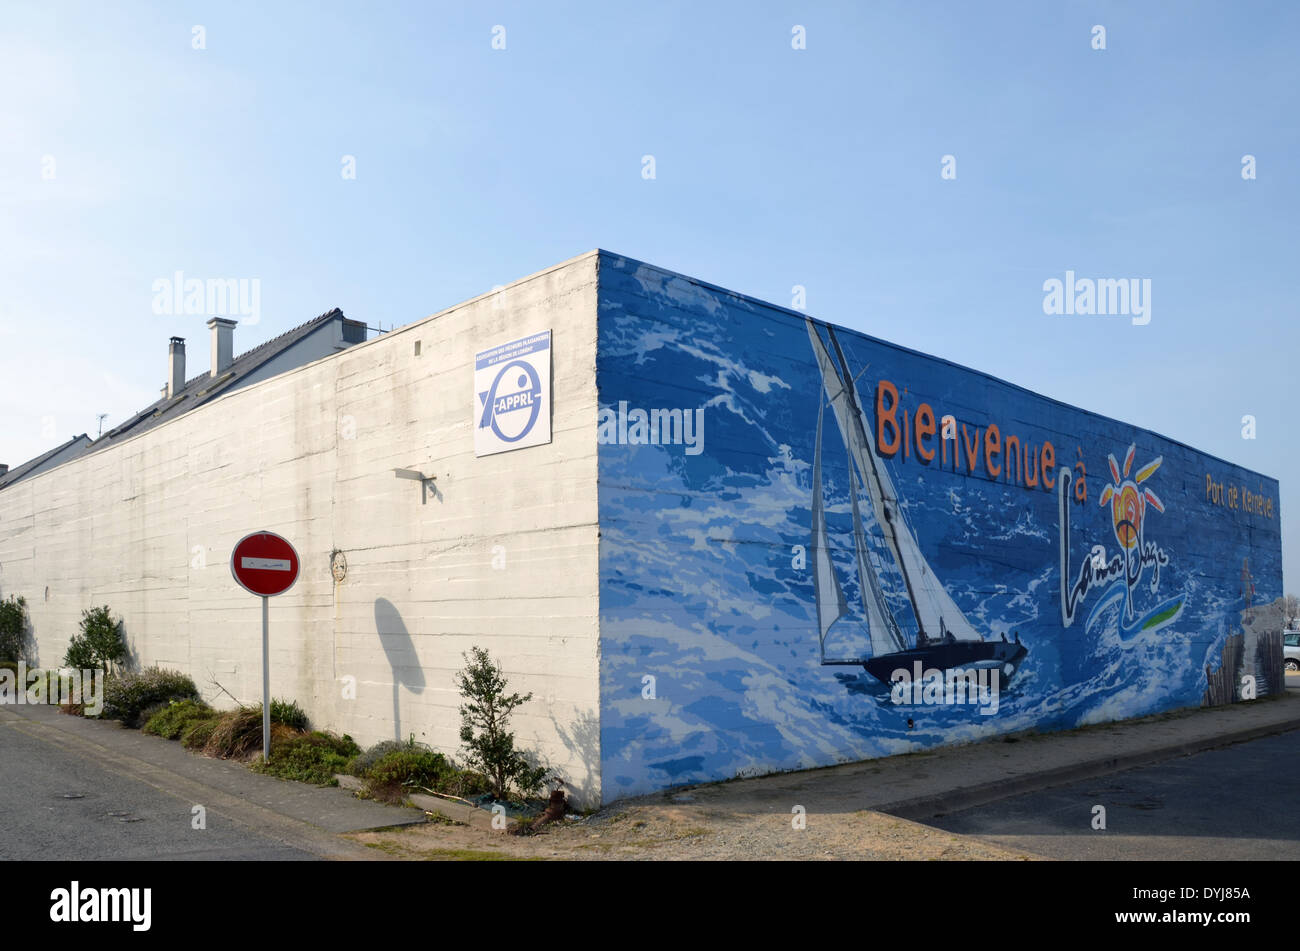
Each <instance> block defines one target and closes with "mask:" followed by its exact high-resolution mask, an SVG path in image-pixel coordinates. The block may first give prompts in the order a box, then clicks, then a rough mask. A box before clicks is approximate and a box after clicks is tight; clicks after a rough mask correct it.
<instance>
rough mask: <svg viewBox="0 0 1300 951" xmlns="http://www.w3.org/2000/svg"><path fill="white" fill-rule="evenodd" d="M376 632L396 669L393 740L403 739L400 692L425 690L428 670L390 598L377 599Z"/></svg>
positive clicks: (393, 667) (394, 676) (389, 661)
mask: <svg viewBox="0 0 1300 951" xmlns="http://www.w3.org/2000/svg"><path fill="white" fill-rule="evenodd" d="M375 631H376V633H378V634H379V643H380V644H382V645H383V648H384V656H385V657H387V658H388V666H389V667H391V668H392V670H393V739H395V740H403V739H405V737H404V736H403V735H402V719H401V706H400V703H399V700H400V689H401V688H402V687H405V688H406V689H407V690H410V691H411V692H412V693H421V692H422V691H423V690H424V669H423V668H422V667H420V659H419V658H418V657H417V656H416V653H415V643H414V642H413V641H412V640H411V632H410V631H408V630H407V629H406V624H405V623H404V622H403V621H402V615H401V614H400V613H398V610H397V608H395V607H393V602H391V601H389V600H388V599H387V598H377V599H375Z"/></svg>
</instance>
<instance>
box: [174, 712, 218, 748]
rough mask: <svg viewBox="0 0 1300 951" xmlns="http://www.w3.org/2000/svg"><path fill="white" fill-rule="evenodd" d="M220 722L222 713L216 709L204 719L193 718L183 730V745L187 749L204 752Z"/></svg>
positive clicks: (181, 737)
mask: <svg viewBox="0 0 1300 951" xmlns="http://www.w3.org/2000/svg"><path fill="white" fill-rule="evenodd" d="M220 722H221V714H219V713H217V712H215V711H213V712H212V713H211V714H209V715H208V716H207V717H206V718H204V719H202V720H191V721H190V724H189V726H187V727H185V729H183V730H181V736H180V740H181V746H183V747H185V748H186V749H187V750H194V751H195V752H199V753H201V752H203V749H204V748H205V747H206V746H207V745H208V740H210V739H211V738H212V734H213V732H214V731H215V730H216V728H217V724H218V723H220Z"/></svg>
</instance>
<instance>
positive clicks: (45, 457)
mask: <svg viewBox="0 0 1300 951" xmlns="http://www.w3.org/2000/svg"><path fill="white" fill-rule="evenodd" d="M77 443H84V444H85V446H89V445H90V443H91V440H90V437H89V436H87V435H86V434H85V433H82V434H81V435H80V436H73V437H72V438H71V439H69V440H68V441H67V442H65V443H62V444H61V445H58V446H55V447H54V448H53V449H51V450H50V451H49V452H43V453H41V454H40V455H39V456H37V457H36V458H35V459H28V460H27V461H26V462H24V463H23V464H22V465H20V466H14V468H12V469H10V470H9V471H8V472H6V473H5V474H4V475H0V489H3V488H5V487H7V486H10V485H13V484H14V483H15V482H17V481H19V480H20V479H23V478H26V477H27V476H28V475H30V474H31V473H32V472H33V471H34V470H36V469H39V468H40V467H41V466H42V465H43V464H44V463H46V462H47V461H49V460H50V459H52V458H53V457H54V456H57V455H58V454H59V453H61V452H65V451H66V450H68V449H71V448H74V447H76V445H77ZM82 451H83V452H84V451H85V449H84V447H83V448H82Z"/></svg>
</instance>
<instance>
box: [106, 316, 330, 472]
mask: <svg viewBox="0 0 1300 951" xmlns="http://www.w3.org/2000/svg"><path fill="white" fill-rule="evenodd" d="M334 320H341V321H347V320H348V319H347V317H346V316H344V314H343V311H341V310H339V308H337V307H335V308H334V309H333V310H331V311H328V312H327V313H324V314H321V315H320V316H319V317H315V318H313V319H311V320H309V321H307V322H306V323H304V324H299V325H298V326H297V327H294V328H293V329H292V330H288V331H285V332H284V333H282V334H280V336H278V337H272V338H271V339H270V340H268V341H266V342H265V343H262V344H259V345H258V346H256V347H254V348H253V349H252V350H249V351H247V352H246V353H241V354H240V355H239V356H237V357H235V359H234V360H232V361H231V363H230V366H228V367H227V368H226V371H225V372H224V373H222V374H221V376H219V377H217V378H216V379H215V380H214V379H213V378H212V373H211V371H210V370H205V371H204V372H203V373H200V374H199V375H198V376H195V377H192V378H191V379H189V380H187V381H186V382H185V386H184V387H182V388H181V390H180V392H178V393H176V394H174V395H173V396H171V397H167V396H164V397H162V398H160V399H159V400H157V401H156V402H154V403H152V404H150V405H149V406H146V407H145V408H144V409H142V410H141V411H140V412H138V413H136V414H135V415H134V416H132V417H131V418H130V419H127V420H126V421H124V422H122V423H120V424H119V425H117V426H114V427H113V428H112V429H110V430H109V431H108V432H106V433H104V434H103V435H102V436H100V437H99V438H98V439H96V440H95V441H94V442H93V443H92V444H91V446H90V447H89V449H87V450H86V451H87V452H97V451H99V450H100V449H103V448H105V447H107V446H110V445H113V444H114V443H115V442H118V441H121V440H123V439H129V438H130V437H132V436H136V435H139V434H140V433H143V432H146V431H148V430H150V429H152V428H153V427H155V426H158V425H160V424H162V423H165V422H167V421H168V420H171V419H175V418H176V417H177V416H180V415H182V414H184V413H188V412H189V411H190V410H192V409H194V408H195V407H197V406H202V405H203V404H205V403H209V402H211V401H212V400H214V399H216V398H217V397H218V396H220V395H222V394H223V393H225V392H227V391H228V390H230V389H231V388H232V387H233V386H235V385H236V384H238V383H239V382H240V381H241V380H243V379H244V378H246V377H247V376H248V375H249V374H251V373H253V372H254V371H256V370H258V369H259V368H261V367H262V366H264V365H265V364H266V363H268V362H270V361H271V360H274V359H275V358H276V357H278V356H279V355H280V354H282V353H283V352H284V351H285V350H288V349H289V348H290V347H292V346H293V345H294V344H296V343H298V342H299V341H301V340H303V339H304V338H305V337H308V336H310V335H311V334H313V333H315V332H316V331H317V330H320V329H321V328H322V327H323V326H325V325H326V324H329V323H330V322H331V321H334ZM348 322H349V323H351V321H348Z"/></svg>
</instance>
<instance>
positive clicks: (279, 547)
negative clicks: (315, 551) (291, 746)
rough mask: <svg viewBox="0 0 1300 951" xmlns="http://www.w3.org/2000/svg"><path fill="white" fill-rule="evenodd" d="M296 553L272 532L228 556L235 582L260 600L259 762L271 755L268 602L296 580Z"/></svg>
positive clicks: (242, 541)
mask: <svg viewBox="0 0 1300 951" xmlns="http://www.w3.org/2000/svg"><path fill="white" fill-rule="evenodd" d="M298 568H299V561H298V552H297V551H296V550H295V549H294V547H293V545H291V544H289V542H288V540H287V539H284V538H281V537H280V536H279V535H276V534H275V533H274V532H253V533H252V534H251V535H245V536H244V537H243V538H241V539H240V540H239V542H238V543H237V544H236V545H235V547H234V550H233V551H231V553H230V573H231V575H233V576H234V579H235V582H236V583H237V584H238V585H239V586H240V587H241V588H243V589H244V590H245V591H247V592H249V593H250V594H255V595H257V596H258V597H260V598H261V599H262V759H263V760H265V759H268V758H270V756H271V637H270V625H269V623H268V618H269V614H270V608H269V607H268V605H269V603H270V599H271V598H273V597H275V596H276V595H277V594H284V593H285V592H286V591H288V590H289V589H290V588H292V587H293V584H294V582H295V581H297V580H298Z"/></svg>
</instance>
